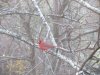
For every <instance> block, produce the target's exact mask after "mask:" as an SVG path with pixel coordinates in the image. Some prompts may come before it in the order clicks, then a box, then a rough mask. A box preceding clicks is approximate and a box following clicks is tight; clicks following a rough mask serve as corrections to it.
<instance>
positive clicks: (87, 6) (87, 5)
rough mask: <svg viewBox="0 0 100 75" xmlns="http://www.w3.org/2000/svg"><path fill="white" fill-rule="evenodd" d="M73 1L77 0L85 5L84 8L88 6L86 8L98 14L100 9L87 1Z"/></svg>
mask: <svg viewBox="0 0 100 75" xmlns="http://www.w3.org/2000/svg"><path fill="white" fill-rule="evenodd" d="M75 1H76V2H78V3H79V4H81V5H83V6H85V7H86V8H88V9H90V10H92V11H94V12H95V13H97V14H100V9H98V8H96V7H93V6H91V5H90V4H89V3H87V2H86V1H84V0H75Z"/></svg>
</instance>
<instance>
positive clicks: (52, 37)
mask: <svg viewBox="0 0 100 75" xmlns="http://www.w3.org/2000/svg"><path fill="white" fill-rule="evenodd" d="M32 1H33V3H34V6H35V7H36V9H37V11H38V13H39V15H40V18H41V19H42V21H43V24H44V25H45V26H46V28H47V30H48V32H47V34H50V39H51V41H52V43H53V45H54V46H57V43H56V41H55V39H54V36H53V34H52V32H51V28H50V26H49V24H48V23H47V21H46V19H45V17H44V16H43V13H42V12H41V10H40V8H39V6H38V3H37V2H36V0H32Z"/></svg>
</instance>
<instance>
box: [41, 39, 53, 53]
mask: <svg viewBox="0 0 100 75" xmlns="http://www.w3.org/2000/svg"><path fill="white" fill-rule="evenodd" d="M39 48H40V49H41V50H42V51H47V50H48V49H50V48H54V46H53V45H50V44H48V43H46V42H45V41H44V40H42V39H40V40H39Z"/></svg>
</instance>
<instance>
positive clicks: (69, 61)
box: [0, 29, 79, 70]
mask: <svg viewBox="0 0 100 75" xmlns="http://www.w3.org/2000/svg"><path fill="white" fill-rule="evenodd" d="M0 34H5V35H8V36H11V37H14V38H16V39H18V40H20V41H23V42H24V43H26V44H28V45H30V46H33V43H32V42H31V41H28V40H27V39H25V37H22V36H20V35H18V34H17V33H14V32H11V31H9V30H4V29H0ZM34 47H37V44H34ZM52 54H53V55H55V56H56V57H58V58H60V59H62V60H63V61H65V62H67V63H69V64H70V65H71V66H72V67H73V68H75V69H77V70H78V69H79V66H78V64H77V62H74V61H72V60H71V59H69V58H67V57H66V56H64V55H62V54H60V53H54V52H52Z"/></svg>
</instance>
